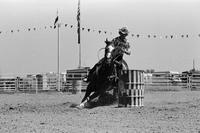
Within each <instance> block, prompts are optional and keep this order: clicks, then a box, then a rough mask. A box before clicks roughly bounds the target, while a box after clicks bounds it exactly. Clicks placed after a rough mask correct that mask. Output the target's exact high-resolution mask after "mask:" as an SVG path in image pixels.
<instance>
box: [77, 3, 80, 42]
mask: <svg viewBox="0 0 200 133" xmlns="http://www.w3.org/2000/svg"><path fill="white" fill-rule="evenodd" d="M80 16H81V13H80V0H78V9H77V17H76V19H77V33H78V44H80V43H81V30H80V28H81V24H80V20H81V19H80Z"/></svg>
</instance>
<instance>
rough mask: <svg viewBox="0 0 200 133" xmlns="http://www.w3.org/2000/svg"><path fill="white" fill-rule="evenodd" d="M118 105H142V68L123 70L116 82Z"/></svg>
mask: <svg viewBox="0 0 200 133" xmlns="http://www.w3.org/2000/svg"><path fill="white" fill-rule="evenodd" d="M118 106H119V107H141V106H144V71H143V70H123V72H122V75H121V76H120V78H119V82H118Z"/></svg>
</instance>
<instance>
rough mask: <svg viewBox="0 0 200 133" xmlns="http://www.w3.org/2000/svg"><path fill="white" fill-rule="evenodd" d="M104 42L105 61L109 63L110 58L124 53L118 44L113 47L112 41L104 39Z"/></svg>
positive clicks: (112, 58)
mask: <svg viewBox="0 0 200 133" xmlns="http://www.w3.org/2000/svg"><path fill="white" fill-rule="evenodd" d="M105 43H106V47H105V58H106V61H107V63H111V61H112V60H114V59H116V58H118V57H119V55H122V54H123V53H124V51H123V50H122V48H121V47H120V46H117V47H115V46H114V44H113V42H112V41H108V40H107V39H106V41H105Z"/></svg>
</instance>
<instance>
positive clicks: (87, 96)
mask: <svg viewBox="0 0 200 133" xmlns="http://www.w3.org/2000/svg"><path fill="white" fill-rule="evenodd" d="M93 87H94V85H92V83H89V84H88V86H87V89H86V93H85V96H84V97H83V99H82V101H81V103H83V102H85V100H87V98H89V96H90V94H91V93H92V92H93Z"/></svg>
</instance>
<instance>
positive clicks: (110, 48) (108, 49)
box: [104, 39, 115, 63]
mask: <svg viewBox="0 0 200 133" xmlns="http://www.w3.org/2000/svg"><path fill="white" fill-rule="evenodd" d="M105 43H106V47H105V55H104V56H105V59H106V61H107V63H110V62H111V60H112V52H113V50H114V49H115V48H114V44H113V43H112V42H111V41H108V40H107V39H106V41H105Z"/></svg>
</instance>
